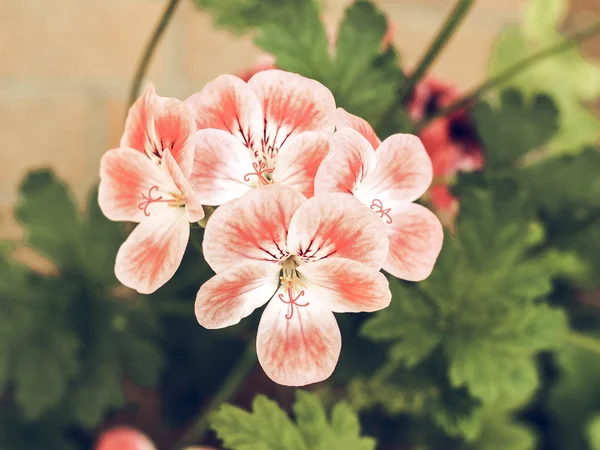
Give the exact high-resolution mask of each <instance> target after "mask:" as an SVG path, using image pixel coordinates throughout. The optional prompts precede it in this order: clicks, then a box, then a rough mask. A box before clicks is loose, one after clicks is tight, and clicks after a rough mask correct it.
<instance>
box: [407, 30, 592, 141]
mask: <svg viewBox="0 0 600 450" xmlns="http://www.w3.org/2000/svg"><path fill="white" fill-rule="evenodd" d="M598 33H600V23H596V24H594V25H592V26H590V27H588V28H586V29H584V30H582V31H579V32H577V33H573V34H571V35H570V36H567V37H566V38H565V40H563V41H561V42H559V43H558V44H556V45H552V46H550V47H547V48H545V49H543V50H540V51H539V52H537V53H534V54H532V55H530V56H528V57H527V58H523V59H522V60H521V61H519V62H517V63H515V64H513V65H512V66H510V67H507V68H506V69H504V70H503V71H502V72H500V73H499V74H498V75H496V76H494V77H492V78H490V79H488V80H486V81H484V82H483V83H481V84H480V85H479V86H477V87H475V88H474V89H472V90H471V91H469V92H468V93H467V94H466V95H465V96H464V97H462V98H461V99H459V100H457V101H455V102H454V103H451V104H450V105H448V106H447V107H445V108H442V109H440V110H439V111H438V112H437V113H436V114H434V115H432V116H431V117H428V118H427V119H424V120H422V121H421V122H419V123H417V125H416V131H417V133H418V132H419V131H421V130H422V129H423V128H424V127H425V126H427V125H428V124H429V123H431V122H432V121H433V120H435V119H437V118H438V117H443V116H447V115H449V114H452V113H453V112H455V111H457V110H459V109H461V108H463V107H465V106H467V105H468V104H469V103H471V102H472V101H473V100H475V99H476V98H478V97H480V96H481V95H483V94H484V93H486V92H487V91H489V90H491V89H493V88H496V87H498V86H499V85H501V84H502V83H504V82H506V81H507V80H509V79H511V78H513V77H514V76H516V75H518V74H520V73H521V72H524V71H525V70H527V69H529V68H530V67H532V66H534V65H535V64H537V63H538V62H540V61H542V60H544V59H546V58H548V57H550V56H554V55H557V54H559V53H562V52H564V51H565V50H569V49H570V48H571V47H573V46H574V45H577V44H578V43H580V42H582V41H584V40H586V39H588V38H590V37H592V36H594V35H596V34H598Z"/></svg>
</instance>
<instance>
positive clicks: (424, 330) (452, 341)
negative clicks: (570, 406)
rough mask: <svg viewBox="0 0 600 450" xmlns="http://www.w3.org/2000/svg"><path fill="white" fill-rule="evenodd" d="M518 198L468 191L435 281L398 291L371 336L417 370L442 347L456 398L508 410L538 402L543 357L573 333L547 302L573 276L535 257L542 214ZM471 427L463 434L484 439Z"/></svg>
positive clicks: (496, 189) (505, 188)
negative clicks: (458, 392) (537, 217)
mask: <svg viewBox="0 0 600 450" xmlns="http://www.w3.org/2000/svg"><path fill="white" fill-rule="evenodd" d="M517 188H518V185H516V184H515V183H513V182H509V181H506V182H504V181H503V182H498V183H495V184H490V185H488V186H487V188H482V187H478V186H471V187H470V188H469V189H466V190H465V191H464V192H463V193H462V199H461V200H462V202H461V208H462V209H461V214H460V216H459V218H458V222H457V227H456V237H451V236H449V235H447V236H446V239H445V243H444V247H443V249H442V252H441V254H440V256H439V258H438V261H437V263H436V267H435V269H434V271H433V273H432V274H431V276H430V277H429V278H428V279H427V280H425V281H423V282H421V283H419V284H418V285H417V284H400V283H397V282H395V283H391V286H392V291H393V293H394V298H393V300H392V303H391V305H390V306H389V307H388V308H386V309H385V310H383V311H381V312H379V313H377V314H375V315H374V317H372V318H370V319H368V320H367V321H366V323H365V325H364V327H363V334H364V335H366V336H368V337H369V338H371V339H373V340H379V341H389V342H392V343H394V345H393V346H392V347H391V354H390V359H394V358H398V359H400V360H401V361H403V362H405V363H408V364H406V365H410V366H411V367H412V366H415V365H416V364H417V363H421V364H427V363H428V356H429V355H430V354H432V353H431V352H432V350H433V349H435V348H436V347H438V346H439V347H440V348H441V350H442V352H443V354H444V355H445V356H446V358H447V368H446V370H447V376H448V378H449V382H450V384H451V385H452V386H453V387H454V388H455V389H460V388H464V389H466V390H467V391H468V393H469V394H470V395H471V396H472V397H474V398H475V399H476V400H479V401H480V402H482V403H483V404H484V405H494V406H495V407H501V408H503V409H507V408H510V407H515V406H519V405H522V404H523V403H524V402H526V401H527V400H528V399H529V398H530V396H531V395H532V394H533V392H534V391H535V389H536V387H537V384H538V375H537V368H536V360H535V355H536V353H537V352H539V351H543V350H549V349H553V348H556V347H557V346H558V345H559V344H560V342H561V337H562V334H563V332H564V331H565V330H566V320H565V316H564V314H563V312H562V311H561V310H559V309H556V308H552V307H550V306H548V305H546V304H545V303H543V301H542V300H543V298H544V297H545V296H546V295H548V294H549V293H550V292H551V290H552V280H553V279H554V278H555V277H558V276H559V275H562V274H563V273H564V270H565V268H564V267H563V266H562V263H558V262H557V260H556V255H555V254H553V253H543V252H539V253H536V254H531V253H530V246H529V243H528V239H529V231H528V228H529V227H528V224H529V223H531V221H532V219H533V215H534V212H535V210H534V208H532V205H531V203H530V202H529V200H528V199H527V198H526V196H524V195H522V193H520V192H519V191H518V190H517ZM436 354H437V353H436ZM432 359H433V357H432ZM432 363H433V361H432ZM438 364H439V362H438ZM437 370H440V369H437ZM441 414H442V416H441V417H440V418H439V420H440V423H442V424H443V425H447V424H446V422H445V416H443V412H442V413H441ZM465 420H466V422H465V423H466V425H465V427H466V428H464V427H462V428H461V426H459V424H457V429H458V431H460V430H461V429H463V430H467V431H468V432H472V433H476V432H477V430H476V427H473V426H472V425H469V421H471V420H473V419H472V418H471V417H470V416H467V417H466V418H465Z"/></svg>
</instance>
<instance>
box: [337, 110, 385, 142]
mask: <svg viewBox="0 0 600 450" xmlns="http://www.w3.org/2000/svg"><path fill="white" fill-rule="evenodd" d="M335 118H336V120H335V127H336V129H337V130H342V129H344V128H352V129H354V130H356V131H358V132H359V133H360V134H362V135H363V136H364V137H365V139H366V140H367V141H369V144H371V146H372V147H373V148H374V149H377V147H379V144H381V141H380V140H379V138H378V137H377V134H376V133H375V130H373V127H372V126H371V125H369V122H367V121H366V120H365V119H363V118H362V117H358V116H355V115H354V114H350V113H349V112H348V111H346V110H345V109H344V108H338V109H337V111H336V117H335Z"/></svg>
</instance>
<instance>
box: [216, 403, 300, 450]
mask: <svg viewBox="0 0 600 450" xmlns="http://www.w3.org/2000/svg"><path fill="white" fill-rule="evenodd" d="M252 409H253V411H252V413H249V412H246V411H244V410H242V409H240V408H236V407H235V406H231V405H223V406H221V408H220V409H219V411H217V412H216V413H215V414H214V415H213V416H212V420H211V424H212V427H213V428H214V430H215V431H216V432H217V436H218V437H219V438H220V439H221V440H222V441H223V443H224V445H225V447H227V448H231V449H233V450H279V449H282V448H285V449H290V450H308V449H309V448H308V447H307V445H306V443H305V442H304V438H303V437H302V434H301V433H300V430H299V429H298V428H297V427H296V426H295V425H294V423H293V422H292V421H291V420H290V418H289V417H288V415H287V414H286V413H285V412H284V411H283V410H281V409H280V408H279V406H277V403H275V402H273V401H272V400H269V399H268V398H266V397H264V396H262V395H258V396H256V397H255V398H254V402H253V403H252Z"/></svg>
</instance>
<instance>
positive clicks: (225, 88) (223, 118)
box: [185, 75, 264, 148]
mask: <svg viewBox="0 0 600 450" xmlns="http://www.w3.org/2000/svg"><path fill="white" fill-rule="evenodd" d="M185 103H186V104H188V105H189V106H190V107H191V108H192V110H193V111H194V113H195V115H196V126H197V128H198V130H203V129H205V128H215V129H218V130H224V131H227V132H229V133H231V134H232V135H234V136H235V137H236V138H238V139H239V140H240V141H241V142H242V143H243V144H244V145H246V146H247V147H248V148H253V147H254V146H255V145H260V140H261V138H262V134H263V128H264V121H263V114H262V108H261V105H260V102H259V101H258V99H257V98H256V95H255V94H254V93H253V92H252V90H251V89H250V88H249V87H248V85H247V84H246V83H244V82H243V81H242V80H241V79H239V78H238V77H235V76H233V75H221V76H218V77H217V78H215V79H214V80H213V81H210V82H209V83H207V84H206V85H205V86H204V88H203V89H202V90H201V91H200V92H198V93H197V94H194V95H192V96H191V97H190V98H188V99H187V100H186V101H185Z"/></svg>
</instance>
